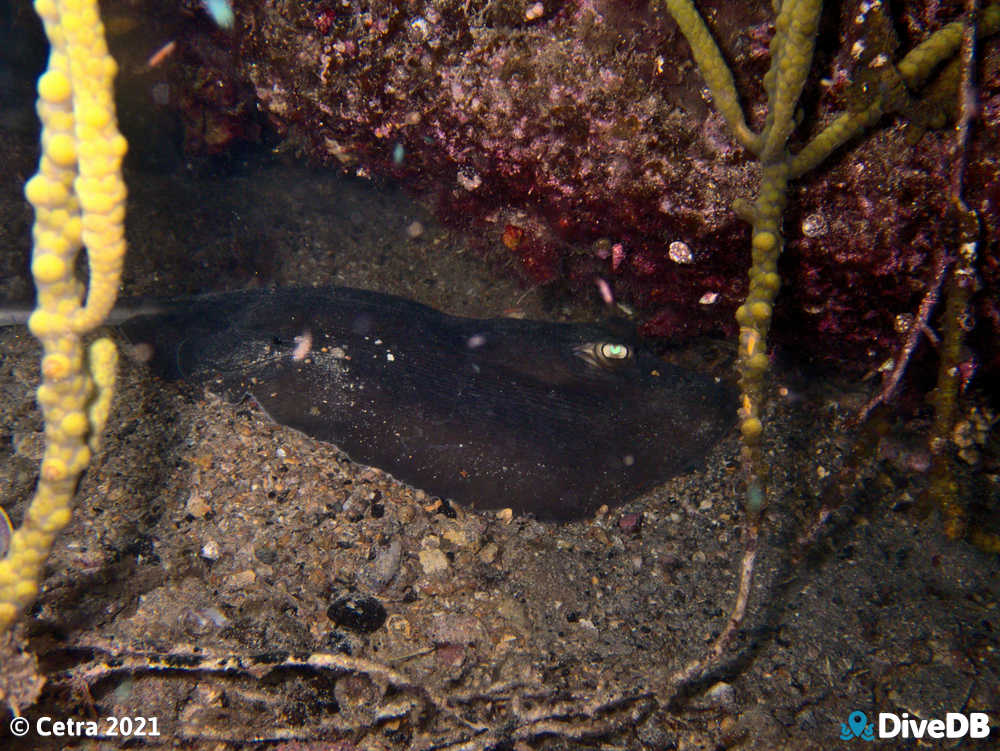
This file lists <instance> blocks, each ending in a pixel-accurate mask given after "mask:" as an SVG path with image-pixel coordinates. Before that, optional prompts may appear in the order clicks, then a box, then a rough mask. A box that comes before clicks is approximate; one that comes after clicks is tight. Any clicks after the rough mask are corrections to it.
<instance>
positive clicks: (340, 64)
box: [232, 0, 1000, 367]
mask: <svg viewBox="0 0 1000 751" xmlns="http://www.w3.org/2000/svg"><path fill="white" fill-rule="evenodd" d="M900 6H901V7H899V8H897V7H895V6H894V7H893V11H894V12H895V16H894V21H895V25H896V28H895V33H896V34H898V35H899V39H898V40H896V39H892V38H888V37H877V36H874V35H872V32H871V31H870V30H863V29H860V27H858V26H857V25H856V24H854V17H855V15H856V13H857V7H856V3H845V4H843V7H833V6H831V8H830V9H829V10H828V12H827V14H826V16H825V17H824V19H823V26H822V29H821V32H820V38H821V40H822V42H821V47H820V49H819V50H818V51H817V58H816V63H815V65H814V70H813V74H812V77H811V79H810V81H809V83H807V86H806V94H805V96H804V98H803V107H804V110H805V112H804V119H805V124H804V126H803V129H802V130H803V133H801V134H800V138H801V137H802V136H804V135H805V132H806V131H814V130H815V129H816V127H815V124H817V123H823V122H826V121H828V120H829V119H830V118H831V117H832V116H833V115H834V114H836V113H838V112H841V111H843V110H844V109H846V108H847V107H850V106H852V102H856V101H857V98H858V97H859V96H860V97H862V98H863V97H864V96H865V95H866V94H865V92H864V91H863V90H860V88H859V84H858V82H857V81H856V78H857V75H856V73H857V68H858V66H859V63H858V60H859V58H860V56H861V55H860V53H859V47H858V45H859V44H861V45H862V47H864V46H865V45H868V47H869V48H870V47H872V45H879V49H880V50H884V51H885V53H886V54H887V55H888V56H889V58H890V59H898V57H899V56H901V55H902V54H903V53H905V52H906V51H907V50H909V49H911V48H912V47H913V46H914V45H915V44H916V43H918V42H920V41H921V40H923V39H925V38H926V37H927V36H928V35H929V34H930V33H931V32H933V31H934V30H936V29H938V28H940V27H941V26H942V25H943V24H944V23H947V22H949V21H952V20H954V19H955V18H956V17H957V16H958V15H959V13H960V11H961V3H958V2H936V1H935V0H923V1H916V2H907V3H904V4H900ZM699 7H700V9H701V12H702V14H703V15H704V16H705V18H706V20H707V22H708V24H709V26H710V27H711V29H712V32H713V34H714V36H715V38H716V40H717V41H718V43H719V45H720V47H721V48H722V50H723V53H724V54H725V55H726V56H727V58H728V60H729V61H730V64H731V67H732V69H733V71H734V74H735V77H736V82H737V87H738V89H739V91H740V92H741V95H742V96H743V98H744V103H745V105H746V109H747V111H748V112H750V113H751V118H750V119H751V124H752V125H753V126H754V127H759V125H760V122H759V119H760V118H759V116H760V115H761V113H762V110H763V107H764V93H763V90H762V88H761V85H760V80H761V78H762V76H763V74H764V72H766V70H767V67H768V65H769V59H768V51H767V49H768V42H769V40H770V36H771V33H772V27H771V26H770V21H771V18H772V12H771V3H770V2H756V3H745V2H735V0H734V1H732V2H722V1H721V0H716V1H715V2H701V3H699ZM235 10H236V14H237V19H238V21H239V23H238V24H237V29H236V32H235V34H234V36H233V42H232V43H233V44H235V45H237V47H238V49H237V52H238V54H237V56H236V60H237V61H238V62H237V71H236V72H237V74H238V75H239V76H242V77H244V78H245V80H249V81H250V82H252V85H253V88H254V90H255V92H256V95H257V97H258V99H259V101H260V102H261V105H262V107H263V109H264V111H265V112H266V115H267V117H268V119H269V120H270V122H271V124H272V125H273V126H274V127H275V128H277V129H278V131H279V132H281V133H282V134H283V135H284V136H285V137H286V138H287V139H288V141H287V142H288V143H289V144H290V145H293V146H294V147H295V148H296V149H297V150H300V151H303V152H305V153H307V154H309V155H310V156H311V157H313V158H315V159H318V160H321V161H323V162H326V163H331V164H338V165H343V166H344V167H346V168H347V169H349V170H351V171H353V172H356V173H359V174H366V175H392V176H395V177H397V178H400V179H402V180H403V181H405V182H406V183H407V184H408V185H410V186H411V187H412V188H413V189H414V190H416V191H419V192H420V193H422V194H424V195H426V196H428V197H429V199H430V200H431V201H432V202H433V203H434V205H435V206H436V208H437V211H438V214H439V216H441V217H442V218H444V219H445V220H448V221H449V222H451V223H452V224H454V225H457V226H460V227H463V228H466V229H469V230H472V231H473V234H474V235H475V236H477V237H480V238H482V240H481V242H482V243H483V245H484V247H485V248H487V249H489V250H492V251H496V252H502V253H511V254H513V255H514V256H515V257H516V258H517V259H518V260H519V262H520V265H521V267H522V268H523V270H524V272H525V273H526V275H527V277H528V278H529V279H531V280H532V281H535V282H539V283H546V282H550V281H553V280H556V279H560V278H562V279H567V280H569V281H570V282H571V283H572V284H573V285H574V286H575V287H576V288H578V289H579V290H580V291H581V292H582V293H583V294H587V295H595V294H597V290H599V289H602V288H603V287H602V286H601V285H600V283H597V284H596V285H595V282H596V280H597V279H598V278H602V279H604V280H605V281H606V282H607V283H608V285H610V287H611V289H612V291H613V293H614V295H615V298H616V299H619V300H624V301H627V302H629V303H631V304H633V305H634V306H636V307H637V309H638V310H639V312H640V314H641V315H642V317H643V320H644V321H645V325H644V330H645V331H646V333H649V334H652V335H658V336H672V337H683V336H686V335H692V334H696V333H701V332H725V333H732V332H733V330H734V328H735V323H734V321H733V312H734V310H735V308H736V307H737V305H738V304H739V303H740V302H741V301H742V298H743V297H744V296H745V293H746V270H747V267H748V265H749V250H748V240H747V238H748V233H749V228H748V226H747V225H746V224H745V223H744V222H743V221H741V220H740V219H739V218H738V217H737V216H736V215H735V214H734V213H733V211H732V210H731V205H732V202H733V200H734V199H737V198H748V197H750V196H752V195H753V194H754V192H755V189H756V182H757V174H758V173H757V166H756V164H755V163H754V160H753V158H752V157H751V156H750V155H748V154H747V153H745V152H744V151H743V150H742V149H741V148H740V147H739V146H737V145H736V144H735V143H734V142H733V140H732V139H731V138H730V137H729V134H728V132H727V129H726V127H725V124H724V123H723V122H722V120H721V118H720V117H719V116H718V114H717V113H716V112H715V110H714V108H713V106H712V104H711V102H710V101H709V96H708V94H707V90H706V88H705V86H704V82H703V81H702V79H701V77H700V75H699V74H698V72H697V70H696V68H695V66H694V64H693V62H692V60H691V56H690V51H689V49H688V47H687V44H686V42H685V41H684V40H683V38H682V37H681V35H680V33H679V32H678V30H677V28H676V26H675V25H674V24H673V21H672V20H671V19H670V18H669V16H668V14H667V13H666V12H665V11H663V10H661V9H658V8H657V7H656V6H655V4H653V5H650V4H647V3H641V2H627V3H621V2H612V1H610V0H607V1H603V2H602V1H601V0H581V1H580V2H554V1H553V0H547V1H546V2H542V3H534V2H528V1H527V0H522V1H520V2H518V1H511V0H499V1H494V2H484V1H483V0H472V1H471V2H455V1H454V0H431V1H430V2H400V3H392V4H380V3H369V2H364V1H363V0H338V2H327V1H321V2H283V3H273V2H269V3H244V4H238V5H237V6H236V9H235ZM838 13H839V16H838ZM865 34H868V35H869V36H864V35H865ZM998 49H1000V48H998V44H997V42H996V40H987V41H986V42H984V43H983V45H982V47H981V49H980V59H981V64H980V70H981V81H980V93H981V100H982V102H981V111H980V126H979V127H978V128H977V129H976V131H975V134H974V137H973V139H972V148H971V153H970V166H969V169H968V171H967V180H966V197H967V201H968V203H969V205H970V206H972V207H973V208H975V209H976V210H978V211H979V212H980V213H981V215H982V217H983V220H984V223H985V229H986V232H987V235H986V236H987V237H988V238H989V239H988V241H987V243H986V244H985V245H984V247H983V251H982V252H981V257H983V258H985V259H987V260H986V261H984V265H983V268H982V269H981V274H982V278H983V282H984V289H983V292H982V293H981V294H980V295H979V297H978V299H977V301H976V302H977V308H976V309H977V315H978V319H979V326H980V331H979V332H978V341H979V342H980V346H981V352H980V359H981V360H984V361H985V364H987V365H990V362H989V361H990V359H991V358H995V357H996V356H997V350H996V347H995V344H989V342H991V341H993V342H995V341H997V340H998V339H1000V336H998V335H1000V291H998V290H1000V268H998V267H997V266H996V264H995V262H992V261H990V260H989V259H991V258H994V257H996V246H997V240H996V229H997V224H998V221H997V215H996V202H997V200H998V199H1000V172H998V169H1000V168H998V166H997V164H996V160H995V154H997V153H1000V135H998V133H1000V130H998V128H997V127H996V126H997V124H998V123H1000V52H998ZM918 135H919V134H918V133H917V130H916V128H914V127H912V126H907V125H906V124H905V123H904V122H903V121H902V120H899V119H897V120H893V119H892V118H886V119H885V120H884V122H883V126H882V127H881V128H880V129H878V130H877V131H876V132H875V133H873V134H869V135H867V136H866V137H864V138H863V139H861V140H860V141H859V142H857V143H855V144H851V145H849V146H848V147H847V148H845V149H844V150H843V151H842V152H841V153H840V154H839V155H835V156H834V157H833V158H832V159H830V160H828V161H827V162H826V163H825V164H823V165H821V166H820V167H819V168H818V169H817V170H816V171H814V172H813V173H810V174H808V175H806V176H805V177H804V178H803V179H802V180H801V181H799V182H797V183H796V185H795V187H794V189H793V195H792V196H791V198H792V200H791V203H790V206H789V210H788V211H787V214H786V223H785V237H786V240H787V248H786V251H785V254H784V257H783V259H782V267H781V273H782V276H783V279H784V285H783V288H782V292H781V294H780V296H779V298H778V306H777V309H776V326H775V328H774V330H773V339H774V341H775V342H776V343H777V344H778V345H779V347H780V346H785V347H795V348H797V349H798V350H799V351H801V352H805V353H811V354H814V355H815V356H817V357H819V358H821V359H825V360H828V361H835V362H839V363H847V364H852V365H854V366H857V367H867V366H870V365H871V364H873V363H877V362H880V361H881V359H882V358H884V357H885V356H886V355H887V354H888V353H889V352H891V351H893V350H894V349H895V348H896V347H897V346H898V343H899V341H900V340H901V338H902V337H903V336H905V325H906V321H907V316H908V315H910V314H912V313H913V311H914V310H915V309H916V307H917V305H918V303H919V300H920V298H921V296H922V294H923V292H924V291H925V289H926V284H927V280H928V278H929V276H930V267H931V259H932V255H933V252H934V250H935V249H936V248H938V247H942V246H944V247H948V248H951V247H952V246H953V245H954V237H953V227H954V223H953V222H952V221H950V220H948V219H942V217H948V216H949V214H948V211H949V209H948V198H947V196H948V190H947V188H948V175H949V173H950V170H951V166H950V165H951V160H950V156H949V149H950V146H951V141H952V139H951V135H950V133H949V132H947V131H946V130H942V131H928V132H925V133H923V134H922V136H920V137H919V138H916V137H915V136H918ZM796 147H797V146H796ZM401 155H402V156H401ZM672 243H680V244H682V245H683V246H685V247H686V249H687V252H686V253H683V254H677V255H674V254H671V252H670V250H669V249H670V246H671V244H672ZM612 246H619V247H620V250H619V252H616V253H613V254H612V253H610V252H608V249H609V248H611V247H612ZM987 246H988V247H987ZM677 247H680V246H677ZM901 332H902V333H901ZM974 341H976V338H975V337H974ZM994 367H995V364H994Z"/></svg>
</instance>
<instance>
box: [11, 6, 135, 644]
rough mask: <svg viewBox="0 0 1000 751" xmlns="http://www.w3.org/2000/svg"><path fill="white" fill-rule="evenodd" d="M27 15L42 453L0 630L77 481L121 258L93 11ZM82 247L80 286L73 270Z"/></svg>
mask: <svg viewBox="0 0 1000 751" xmlns="http://www.w3.org/2000/svg"><path fill="white" fill-rule="evenodd" d="M35 10H36V11H37V12H38V15H39V16H41V18H42V21H43V22H44V24H45V33H46V34H47V36H48V38H49V44H50V46H51V51H50V53H49V67H48V69H47V70H46V72H45V73H44V74H42V76H41V78H39V79H38V115H39V118H40V119H41V121H42V156H41V159H40V160H39V165H38V173H37V174H36V175H35V176H34V177H32V178H31V179H30V180H29V181H28V183H27V184H26V185H25V189H24V193H25V195H26V196H27V198H28V201H29V202H30V203H31V205H32V206H34V208H35V225H34V228H33V231H32V240H33V244H34V251H33V254H32V262H31V271H32V274H33V275H34V278H35V285H36V287H37V290H38V301H37V307H36V308H35V311H34V313H33V314H32V316H31V320H30V322H29V324H28V325H29V328H30V329H31V332H32V333H33V334H34V335H35V336H36V337H38V339H39V340H40V341H41V343H42V348H43V355H42V383H41V385H40V386H39V388H38V394H37V396H38V403H39V404H40V405H41V407H42V412H43V413H44V416H45V455H44V458H43V459H42V466H41V472H40V475H39V480H38V488H37V491H36V493H35V497H34V498H33V499H32V501H31V505H30V507H29V508H28V512H27V514H26V515H25V518H24V522H23V523H22V524H21V526H20V528H19V529H18V530H17V531H16V532H15V533H14V535H13V537H12V538H11V541H10V547H9V550H8V552H7V555H6V557H5V558H4V559H3V560H2V561H0V631H3V630H4V629H6V628H8V627H9V626H10V625H11V623H13V621H14V620H15V619H16V618H17V617H18V615H19V614H20V613H21V612H22V611H23V610H24V609H25V608H26V607H27V606H28V605H29V604H30V603H31V602H32V600H33V599H34V598H35V596H36V595H37V593H38V587H39V582H40V580H41V576H42V571H43V566H44V564H45V559H46V558H47V557H48V555H49V551H50V550H51V548H52V544H53V542H54V541H55V538H56V535H57V534H58V533H59V531H60V530H61V529H62V528H63V527H65V526H66V525H67V524H68V523H69V520H70V514H71V509H72V499H73V494H74V492H75V490H76V484H77V481H78V479H79V477H80V474H81V473H82V472H83V470H84V469H85V468H86V466H87V464H88V463H89V461H90V456H91V452H92V451H93V450H95V449H96V446H97V441H96V439H97V436H98V435H99V434H100V432H101V430H102V428H103V427H104V421H105V420H106V419H107V415H108V411H109V406H110V400H111V394H112V392H113V390H114V377H115V367H116V363H117V353H116V351H115V347H114V344H112V343H111V341H110V340H107V339H102V340H99V341H97V342H95V343H94V344H93V345H92V346H91V348H90V352H89V355H88V354H87V353H86V352H85V347H84V343H83V335H84V334H87V333H88V332H90V331H93V330H94V329H95V328H96V327H97V326H99V325H100V324H101V322H102V321H103V320H104V319H105V317H106V316H107V314H108V312H109V311H110V310H111V308H112V307H113V306H114V303H115V297H116V295H117V291H118V282H119V278H120V276H121V267H122V261H123V259H124V256H125V234H124V219H125V183H124V181H123V180H122V174H121V161H122V157H123V156H124V155H125V150H126V148H127V144H126V142H125V139H124V138H123V137H122V135H121V133H119V132H118V127H117V122H116V117H115V107H114V92H113V87H112V85H113V80H114V76H115V72H116V70H117V66H116V65H115V61H114V60H113V59H112V57H111V56H110V55H109V54H108V48H107V44H106V43H105V40H104V27H103V25H102V24H101V19H100V15H99V13H98V8H97V2H96V0H36V2H35ZM82 247H86V249H87V260H88V263H89V267H90V273H89V286H85V285H84V284H83V283H82V282H80V280H79V279H77V277H76V275H75V273H74V267H75V265H76V258H77V256H78V254H79V252H80V250H81V248H82ZM84 295H86V301H84Z"/></svg>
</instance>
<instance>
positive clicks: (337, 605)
mask: <svg viewBox="0 0 1000 751" xmlns="http://www.w3.org/2000/svg"><path fill="white" fill-rule="evenodd" d="M326 617H327V618H329V619H330V620H331V621H333V622H334V623H335V624H337V625H338V626H340V627H341V628H346V629H347V630H349V631H357V632H359V633H362V634H370V633H371V632H373V631H377V630H378V629H380V628H381V627H382V624H384V623H385V619H386V612H385V608H384V607H382V603H380V602H379V601H378V600H376V599H375V598H374V597H368V596H366V595H359V594H349V595H345V596H342V597H338V598H337V599H336V600H334V601H333V604H332V605H330V607H329V608H327V610H326Z"/></svg>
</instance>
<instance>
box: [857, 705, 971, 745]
mask: <svg viewBox="0 0 1000 751" xmlns="http://www.w3.org/2000/svg"><path fill="white" fill-rule="evenodd" d="M989 734H990V717H989V715H987V714H986V713H985V712H969V713H967V714H966V713H963V712H948V714H946V715H945V717H944V719H943V720H941V719H933V720H922V719H918V718H916V717H910V715H909V714H908V713H906V712H903V713H902V714H896V713H895V712H879V714H878V723H877V725H876V723H870V722H868V716H867V715H866V714H865V713H864V712H859V711H857V710H855V711H854V712H851V713H850V714H849V715H848V716H847V722H842V723H840V740H842V741H850V740H854V739H858V740H862V741H873V740H875V739H876V738H916V739H921V738H929V739H931V740H940V739H942V738H949V739H951V738H966V737H968V738H986V737H987V736H988V735H989Z"/></svg>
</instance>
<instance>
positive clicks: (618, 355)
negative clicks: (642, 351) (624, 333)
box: [601, 342, 629, 360]
mask: <svg viewBox="0 0 1000 751" xmlns="http://www.w3.org/2000/svg"><path fill="white" fill-rule="evenodd" d="M601 354H602V355H604V357H606V358H607V359H608V360H625V359H627V358H628V356H629V351H628V347H626V346H625V345H624V344H611V343H609V342H606V343H604V344H602V345H601Z"/></svg>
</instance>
